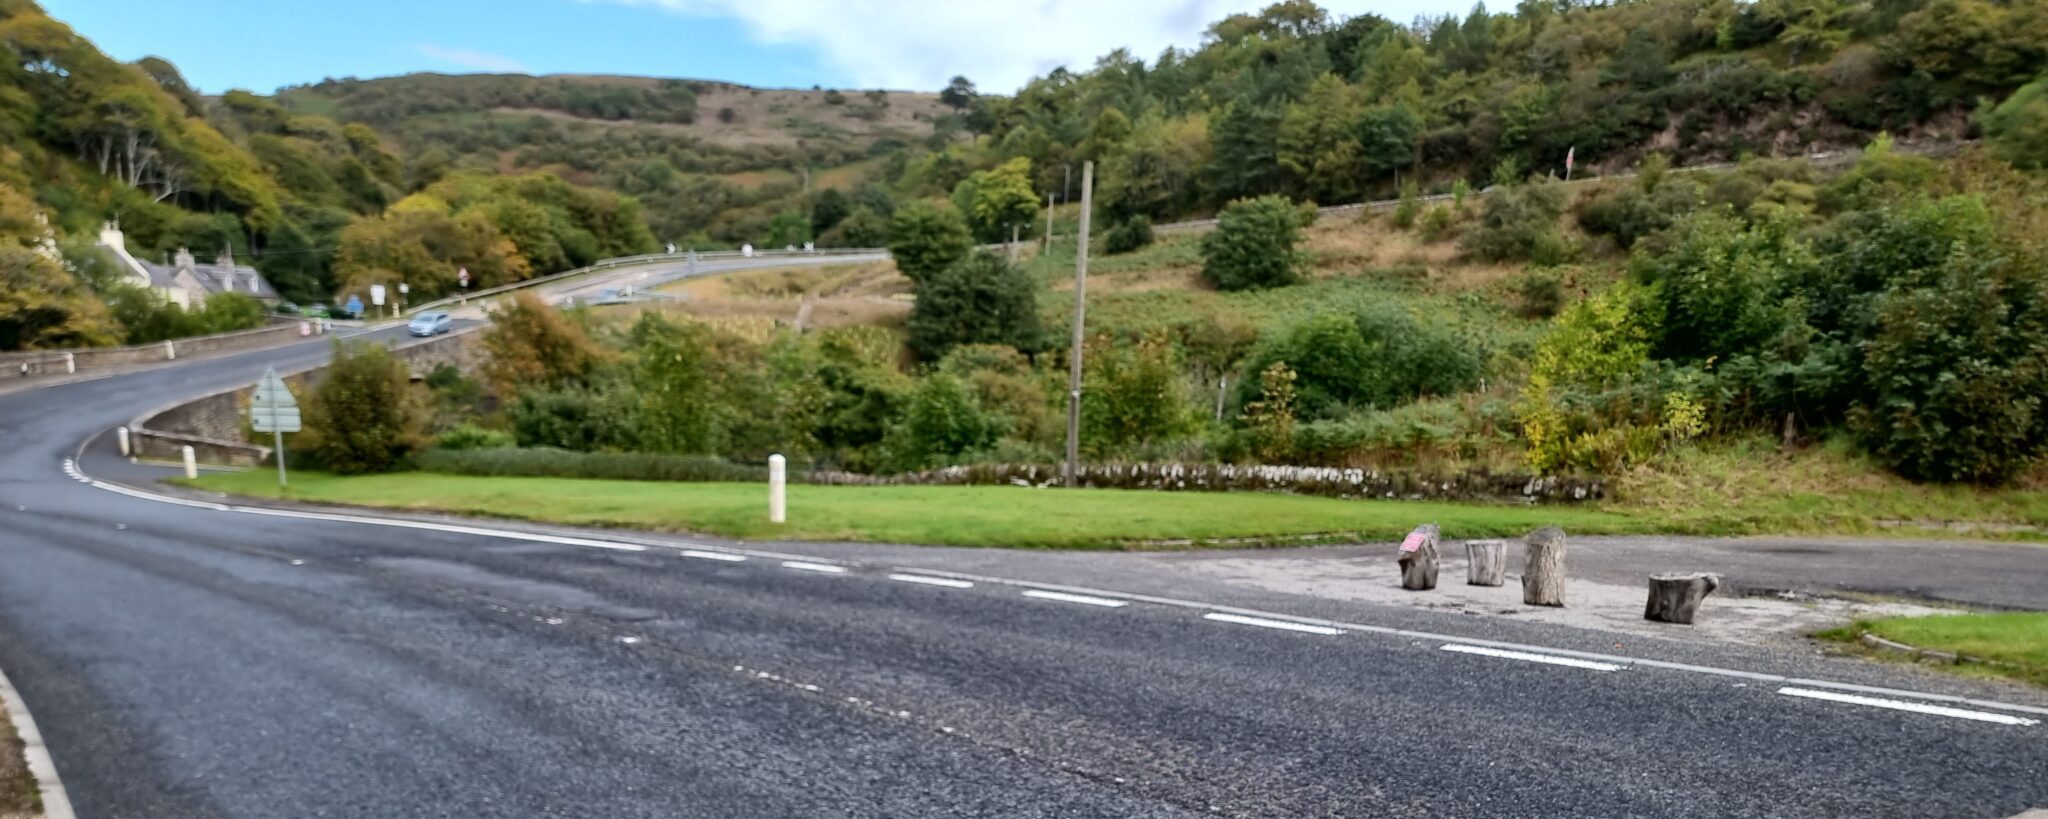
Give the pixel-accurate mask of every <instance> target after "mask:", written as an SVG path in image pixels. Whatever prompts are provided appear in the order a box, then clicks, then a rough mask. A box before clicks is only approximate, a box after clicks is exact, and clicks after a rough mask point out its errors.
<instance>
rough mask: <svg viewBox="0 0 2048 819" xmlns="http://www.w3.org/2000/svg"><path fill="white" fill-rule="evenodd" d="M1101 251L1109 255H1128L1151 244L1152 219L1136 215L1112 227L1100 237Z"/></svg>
mask: <svg viewBox="0 0 2048 819" xmlns="http://www.w3.org/2000/svg"><path fill="white" fill-rule="evenodd" d="M1102 244H1103V249H1104V250H1107V251H1109V253H1110V254H1111V255H1114V254H1118V253H1129V252H1131V251H1133V250H1137V249H1138V248H1141V247H1145V246H1146V245H1150V244H1152V219H1151V217H1148V216H1146V215H1144V214H1142V213H1141V214H1137V215H1135V216H1132V217H1130V218H1128V219H1125V220H1123V221H1121V222H1118V223H1116V224H1114V225H1111V226H1110V228H1109V232H1108V234H1107V235H1104V236H1103V237H1102Z"/></svg>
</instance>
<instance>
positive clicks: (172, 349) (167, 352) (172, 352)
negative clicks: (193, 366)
mask: <svg viewBox="0 0 2048 819" xmlns="http://www.w3.org/2000/svg"><path fill="white" fill-rule="evenodd" d="M164 359H165V360H167V361H176V360H178V347H177V345H175V344H172V343H170V342H168V341H166V342H164Z"/></svg>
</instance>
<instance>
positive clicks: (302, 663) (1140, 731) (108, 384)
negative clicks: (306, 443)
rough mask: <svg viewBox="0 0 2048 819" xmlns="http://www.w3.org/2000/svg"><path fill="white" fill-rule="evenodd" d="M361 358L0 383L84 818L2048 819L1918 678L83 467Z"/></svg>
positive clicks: (18, 532)
mask: <svg viewBox="0 0 2048 819" xmlns="http://www.w3.org/2000/svg"><path fill="white" fill-rule="evenodd" d="M764 266H765V265H764ZM579 286H581V285H579ZM591 286H596V285H595V283H593V284H592V285H591ZM551 295H553V294H551ZM402 332H403V330H402V329H400V328H390V329H386V330H381V331H377V332H376V333H373V334H370V335H369V336H367V338H370V339H372V340H380V341H383V340H390V339H393V338H395V337H396V336H397V334H399V333H402ZM327 350H328V347H327V343H326V341H325V340H316V341H311V342H308V343H304V344H296V345H292V346H289V347H284V348H279V349H274V350H267V351H261V352H252V353H247V354H242V355H236V356H228V357H222V358H217V359H210V360H204V361H194V362H189V363H180V364H178V365H174V366H170V367H166V368H161V369H155V370H149V371H145V372H137V373H130V374H124V375H120V376H115V377H111V378H106V379H102V380H98V381H91V382H85V383H76V384H68V385H61V386H52V387H49V388H45V389H40V390H32V391H26V392H20V393H15V394H10V395H5V396H0V666H4V667H5V669H6V670H7V673H8V674H9V676H11V677H12V678H13V680H14V681H15V683H16V684H17V685H18V686H19V687H20V689H21V690H22V692H23V695H24V696H25V698H26V700H27V702H28V704H29V706H30V708H31V709H32V710H33V711H34V712H35V716H36V719H37V721H38V723H39V724H40V726H41V727H42V729H43V731H44V733H45V735H46V737H47V739H48V742H49V744H50V747H51V749H52V750H53V753H54V754H55V756H56V760H57V765H58V767H59V770H60V772H61V773H62V775H63V776H64V778H65V780H66V784H67V786H68V788H69V790H70V792H71V796H72V800H73V801H74V803H75V804H76V805H77V807H78V810H79V815H80V816H83V817H91V818H99V817H148V818H149V819H177V818H178V817H248V818H249V819H258V818H261V819H271V818H272V817H322V816H374V817H416V816H455V817H522V818H523V817H537V816H577V817H585V816H587V817H608V818H620V819H623V818H628V817H675V816H691V817H698V816H703V817H726V816H732V817H757V816H758V817H799V816H801V817H813V816H859V817H869V816H903V817H926V816H954V817H1001V818H1002V819H1017V818H1019V817H1083V816H1085V817H1196V816H1201V817H1216V816H1246V817H1267V816H1273V817H1281V816H1374V817H1378V816H1416V817H1444V816H1451V817H1487V816H1546V817H1548V816H1572V817H1608V816H1613V817H1622V816H1661V817H1673V816H1703V817H1705V816H1712V817H1725V816H1800V817H1810V816H1863V817H1927V816H1943V817H2004V816H2009V815H2012V814H2015V813H2018V812H2020V811H2021V810H2024V809H2027V808H2029V807H2034V806H2041V805H2048V777H2044V776H2042V775H2041V772H2042V771H2044V770H2048V724H2042V723H2048V708H2044V706H2048V696H2040V695H2030V694H2027V693H2026V692H2021V691H2016V690H2014V689H2012V688H2010V687H2005V686H1994V685H1991V684H1987V683H1978V682H1972V681H1967V680H1947V679H1942V678H1934V677H1931V676H1929V675H1927V674H1924V673H1921V672H1918V671H1915V670H1913V669H1910V668H1903V667H1892V666H1877V665H1867V664H1861V663H1852V662H1845V661H1839V660H1829V659H1824V658H1818V657H1815V656H1812V655H1811V653H1810V652H1797V653H1794V652H1779V651H1770V650H1764V649H1749V648H1737V647H1728V646H1706V645H1699V644H1695V643H1693V642H1690V641H1684V640H1677V639H1674V640H1659V639H1646V638H1639V637H1622V636H1619V635H1614V634H1609V633H1605V632H1597V631H1588V630H1580V629H1570V628H1563V627H1556V626H1542V625H1538V624H1530V623H1515V622H1507V621H1502V620H1494V619H1487V618H1478V617H1471V616H1465V615H1458V614H1447V613H1442V612H1435V611H1425V610H1418V609H1412V608H1408V607H1386V606H1373V605H1368V604H1343V603H1334V602H1327V601H1325V602H1320V603H1313V602H1311V601H1307V600H1305V599H1300V598H1294V597H1289V596H1286V595H1279V594H1260V593H1252V592H1245V591H1239V592H1235V593H1232V594H1230V595H1229V596H1227V597H1226V596H1223V593H1222V592H1221V591H1219V590H1218V589H1215V588H1211V587H1207V586H1203V585H1200V584H1197V583H1193V582H1190V583H1187V584H1179V585H1172V586H1170V587H1162V585H1163V584H1161V583H1160V582H1159V579H1158V578H1156V577H1154V578H1146V577H1139V576H1134V575H1120V574H1119V573H1118V572H1117V571H1116V570H1115V569H1114V567H1110V566H1106V565H1105V566H1102V567H1100V568H1092V569H1091V568H1088V567H1090V566H1094V565H1095V564H1091V563H1089V562H1087V556H1085V555H1071V556H1063V557H1065V558H1070V559H1071V560H1072V561H1074V564H1073V565H1074V566H1076V567H1077V568H1076V571H1075V572H1073V573H1072V574H1070V575H1069V576H1067V577H1065V578H1061V577H1052V576H1027V574H1026V563H1025V562H1024V561H1022V559H1021V557H1020V558H1019V560H1017V561H1012V560H1010V559H1009V557H1007V556H1006V553H1004V552H1001V551H984V552H981V553H979V554H983V555H987V557H986V558H985V560H984V561H983V562H982V563H981V564H980V566H981V569H980V571H979V572H977V573H971V574H965V575H963V574H949V573H936V572H933V571H930V570H929V568H930V567H923V568H921V566H922V563H921V561H920V559H919V557H918V555H919V554H920V551H921V550H912V549H905V548H903V547H886V546H876V547H854V546H848V547H835V548H830V549H826V548H820V547H802V548H799V547H796V546H790V547H785V549H784V551H787V552H788V554H783V553H780V552H778V550H776V548H775V547H774V546H773V545H772V544H771V545H768V546H765V547H755V548H751V549H749V548H746V547H744V546H742V545H739V544H733V543H729V542H724V541H715V540H710V539H703V538H657V537H651V536H635V535H628V534H624V533H618V534H606V533H589V532H574V531H567V530H547V531H531V530H512V529H506V530H502V531H494V530H492V529H490V528H478V527H477V526H476V525H474V524H469V523H464V522H461V521H445V522H442V523H438V524H417V523H415V524H411V525H406V526H392V525H384V524H380V523H378V522H377V521H374V520H361V519H355V518H353V517H350V516H347V515H339V516H329V515H319V514H314V515H299V516H279V515H277V514H257V513H252V512H248V511H235V510H233V509H225V508H216V507H210V506H206V505H199V506H194V505H176V504H170V503H164V502H160V501H157V500H152V499H149V498H146V497H136V496H134V495H131V494H122V493H121V492H116V491H113V490H112V489H110V488H103V487H102V486H98V485H93V484H90V483H86V482H81V481H80V480H77V479H74V478H72V477H69V476H68V475H67V472H66V469H65V463H66V460H67V459H74V458H75V459H78V466H79V467H81V468H82V469H83V471H84V473H85V474H87V475H94V476H99V477H100V478H102V479H103V480H111V479H117V478H118V479H126V480H133V479H134V478H135V476H136V474H137V473H133V472H127V471H123V468H122V463H121V462H120V461H118V459H117V458H116V457H115V456H113V455H112V454H111V453H110V452H108V447H109V446H110V444H108V443H107V441H106V439H105V437H104V436H101V437H99V438H97V439H95V440H94V445H93V447H91V448H89V449H86V450H84V451H83V452H82V453H81V444H82V443H84V442H86V441H87V440H88V439H90V438H92V437H93V436H94V435H95V434H97V433H99V432H101V431H103V430H107V429H111V428H112V427H114V426H116V425H118V424H120V423H122V422H124V421H126V420H128V419H129V418H130V417H132V416H134V415H135V414H136V413H138V412H140V411H142V410H143V409H145V408H148V407H152V406H156V405H159V404H162V403H163V402H165V401H167V400H170V399H173V398H176V397H178V396H181V395H198V394H202V393H206V392H210V391H213V390H218V389H224V388H227V387H230V386H235V385H240V384H246V383H252V382H253V381H254V380H255V379H256V377H257V376H258V375H259V374H260V373H261V372H262V371H263V368H264V367H266V366H273V365H274V366H278V367H280V368H281V369H284V368H291V367H298V366H306V365H310V364H314V363H317V362H318V361H320V360H322V359H323V358H324V357H325V356H326V355H327ZM143 488H144V489H147V488H148V487H147V486H144V487H143ZM1019 491H1027V490H1019ZM792 514H802V510H801V509H795V510H792ZM799 552H801V554H799ZM935 562H936V561H935ZM1033 565H1042V564H1033ZM1011 581H1021V582H1011ZM1447 581H1448V578H1447ZM1132 589H1142V590H1145V591H1147V592H1148V594H1144V595H1135V596H1134V595H1130V594H1125V593H1123V592H1125V591H1129V590H1132ZM1851 685H1861V686H1877V687H1883V688H1886V689H1899V690H1891V691H1875V690H1872V689H1869V688H1852V687H1847V686H1851Z"/></svg>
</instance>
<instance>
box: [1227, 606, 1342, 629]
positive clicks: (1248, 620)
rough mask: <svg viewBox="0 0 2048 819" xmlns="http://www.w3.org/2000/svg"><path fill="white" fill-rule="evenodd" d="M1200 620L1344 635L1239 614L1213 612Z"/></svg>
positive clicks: (1297, 624)
mask: <svg viewBox="0 0 2048 819" xmlns="http://www.w3.org/2000/svg"><path fill="white" fill-rule="evenodd" d="M1202 619H1204V620H1214V621H1216V622H1218V623H1236V624H1238V625H1241V626H1258V627H1259V628H1277V629H1281V630H1283V631H1299V632H1302V633H1304V634H1343V633H1344V630H1343V629H1335V628H1330V627H1329V626H1312V625H1309V624H1307V623H1290V622H1288V621H1286V620H1268V619H1266V618H1263V617H1246V616H1244V615H1241V614H1218V613H1216V612H1213V611H1212V612H1209V613H1208V614H1204V615H1202Z"/></svg>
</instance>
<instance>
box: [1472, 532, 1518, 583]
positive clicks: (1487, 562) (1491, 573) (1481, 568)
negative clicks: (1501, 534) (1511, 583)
mask: <svg viewBox="0 0 2048 819" xmlns="http://www.w3.org/2000/svg"><path fill="white" fill-rule="evenodd" d="M1465 557H1466V558H1467V559H1468V562H1467V563H1466V564H1465V565H1466V579H1465V582H1466V583H1468V584H1470V585H1474V586H1500V585H1504V584H1506V583H1507V572H1508V544H1507V541H1504V540H1468V541H1465Z"/></svg>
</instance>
